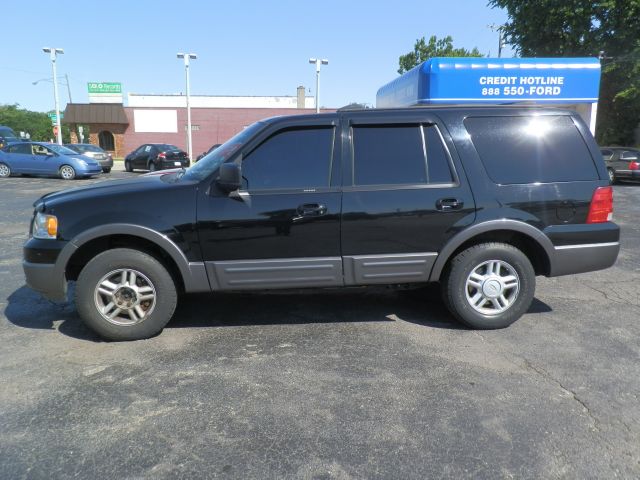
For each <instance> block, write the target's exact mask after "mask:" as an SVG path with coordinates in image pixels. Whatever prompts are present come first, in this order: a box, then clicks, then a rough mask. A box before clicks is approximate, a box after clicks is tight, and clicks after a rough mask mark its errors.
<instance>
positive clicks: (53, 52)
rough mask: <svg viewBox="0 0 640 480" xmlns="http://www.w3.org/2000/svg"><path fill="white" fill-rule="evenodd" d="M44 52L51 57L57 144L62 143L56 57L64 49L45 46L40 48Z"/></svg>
mask: <svg viewBox="0 0 640 480" xmlns="http://www.w3.org/2000/svg"><path fill="white" fill-rule="evenodd" d="M42 51H43V52H44V53H48V54H49V58H50V59H51V69H52V70H53V97H54V100H55V102H56V127H57V131H58V133H57V137H58V144H59V145H62V126H61V125H60V103H59V101H58V74H57V70H56V58H57V56H58V54H63V53H64V50H63V49H61V48H49V47H45V48H43V49H42Z"/></svg>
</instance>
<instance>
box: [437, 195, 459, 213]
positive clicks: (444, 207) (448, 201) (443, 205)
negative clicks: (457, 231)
mask: <svg viewBox="0 0 640 480" xmlns="http://www.w3.org/2000/svg"><path fill="white" fill-rule="evenodd" d="M462 207H464V202H463V201H462V200H458V199H457V198H441V199H440V200H438V201H437V202H436V209H438V210H441V211H443V212H446V211H449V210H460V209H461V208H462Z"/></svg>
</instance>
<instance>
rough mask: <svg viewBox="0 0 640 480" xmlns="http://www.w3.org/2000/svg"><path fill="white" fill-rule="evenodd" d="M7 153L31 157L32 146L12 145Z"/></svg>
mask: <svg viewBox="0 0 640 480" xmlns="http://www.w3.org/2000/svg"><path fill="white" fill-rule="evenodd" d="M7 151H8V152H9V153H24V154H27V155H31V144H30V143H19V144H18V145H11V146H10V147H9V149H8V150H7Z"/></svg>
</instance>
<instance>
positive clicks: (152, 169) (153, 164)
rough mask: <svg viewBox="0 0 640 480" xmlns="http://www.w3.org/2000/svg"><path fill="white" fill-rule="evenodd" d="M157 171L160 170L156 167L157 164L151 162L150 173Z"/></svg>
mask: <svg viewBox="0 0 640 480" xmlns="http://www.w3.org/2000/svg"><path fill="white" fill-rule="evenodd" d="M156 170H158V167H156V164H155V163H154V162H153V161H151V162H149V171H150V172H155V171H156Z"/></svg>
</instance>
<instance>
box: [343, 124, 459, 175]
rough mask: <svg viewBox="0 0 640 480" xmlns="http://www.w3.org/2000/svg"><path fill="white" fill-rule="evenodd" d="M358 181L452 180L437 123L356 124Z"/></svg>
mask: <svg viewBox="0 0 640 480" xmlns="http://www.w3.org/2000/svg"><path fill="white" fill-rule="evenodd" d="M353 178H354V184H355V185H398V184H419V183H442V182H446V183H450V182H451V180H452V177H451V170H450V168H449V157H448V155H447V152H446V150H445V148H444V145H443V144H442V140H441V138H440V135H439V133H438V131H437V129H436V127H435V126H433V125H429V126H422V125H372V126H357V127H354V128H353Z"/></svg>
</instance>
